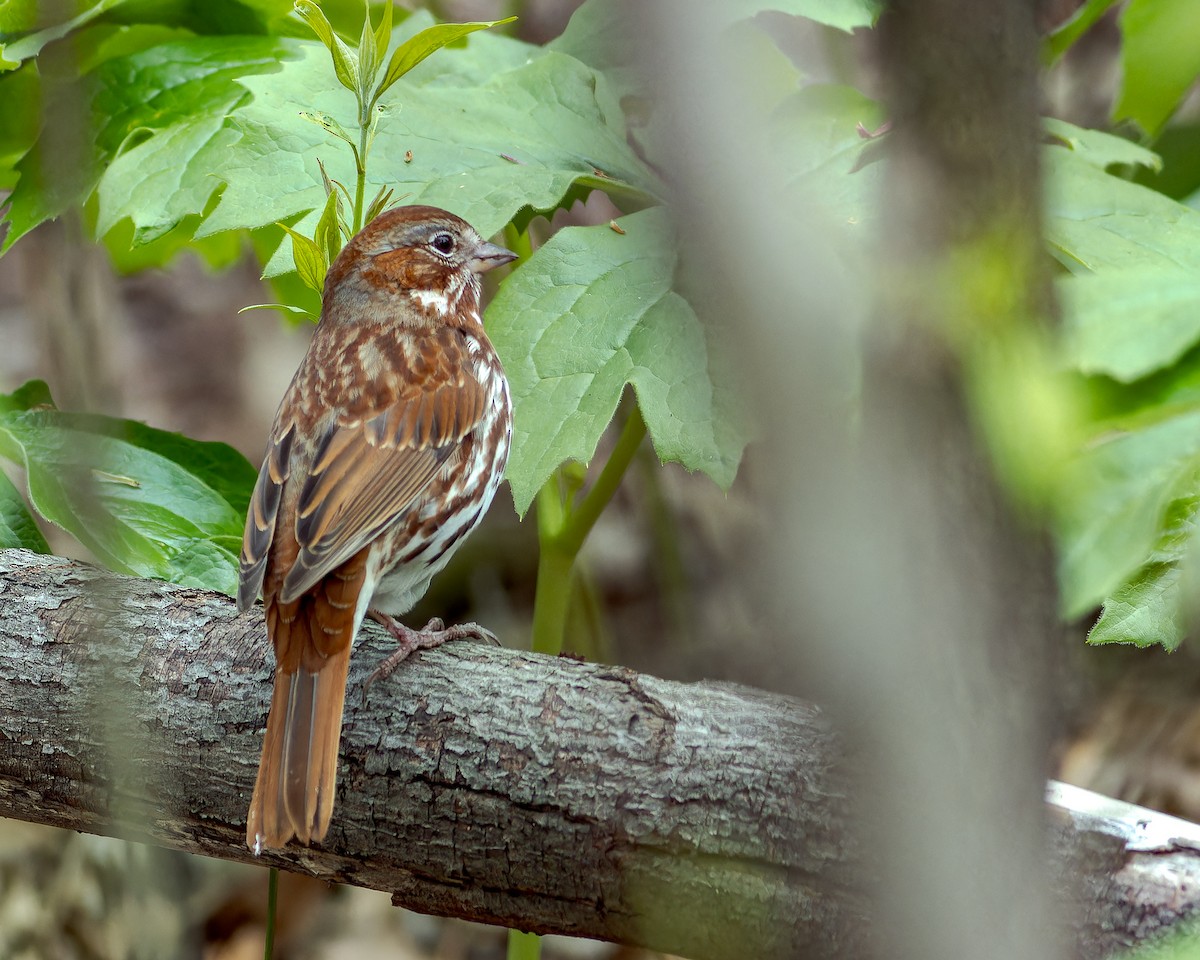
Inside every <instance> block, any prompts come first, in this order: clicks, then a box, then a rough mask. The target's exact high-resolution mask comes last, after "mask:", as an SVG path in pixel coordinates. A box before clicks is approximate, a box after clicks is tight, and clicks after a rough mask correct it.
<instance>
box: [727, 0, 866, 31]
mask: <svg viewBox="0 0 1200 960" xmlns="http://www.w3.org/2000/svg"><path fill="white" fill-rule="evenodd" d="M768 10H778V11H780V12H781V13H790V14H792V15H794V16H797V17H807V18H808V19H809V20H815V21H816V22H817V23H823V24H825V26H827V27H836V28H837V29H839V30H844V31H846V32H847V33H849V32H850V31H851V30H854V29H856V28H857V27H870V26H872V25H874V23H875V21H876V20H877V19H878V17H879V14H880V12H881V11H882V10H883V3H882V0H723V2H722V3H720V4H716V5H714V16H718V17H721V18H722V19H724V20H726V21H733V20H739V19H742V18H745V17H753V16H755V15H756V14H759V13H763V12H764V11H768Z"/></svg>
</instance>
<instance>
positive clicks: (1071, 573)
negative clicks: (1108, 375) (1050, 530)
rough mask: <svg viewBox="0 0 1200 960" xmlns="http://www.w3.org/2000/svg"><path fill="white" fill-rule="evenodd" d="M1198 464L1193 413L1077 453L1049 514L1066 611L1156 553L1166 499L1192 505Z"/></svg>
mask: <svg viewBox="0 0 1200 960" xmlns="http://www.w3.org/2000/svg"><path fill="white" fill-rule="evenodd" d="M1198 470H1200V412H1192V413H1188V414H1185V415H1182V416H1176V417H1171V418H1170V419H1168V420H1165V421H1163V422H1160V423H1156V424H1154V425H1152V426H1149V427H1147V428H1145V429H1142V430H1136V431H1133V432H1130V433H1127V434H1124V435H1119V436H1116V437H1113V438H1111V439H1106V440H1104V441H1102V442H1099V443H1097V444H1095V445H1094V446H1092V447H1091V448H1089V449H1088V450H1086V451H1085V452H1084V453H1083V454H1082V455H1081V456H1080V458H1079V460H1078V462H1077V463H1076V464H1075V466H1074V467H1073V468H1072V471H1071V474H1070V476H1069V477H1068V478H1067V482H1066V483H1065V484H1064V490H1067V491H1069V495H1066V496H1064V497H1063V498H1062V503H1061V504H1060V507H1061V515H1060V516H1059V518H1058V521H1057V522H1058V538H1059V545H1060V550H1059V554H1060V562H1059V581H1060V584H1061V587H1062V603H1063V606H1064V609H1065V611H1066V613H1067V615H1068V616H1072V617H1074V616H1078V615H1080V614H1081V613H1084V612H1085V611H1087V610H1088V609H1090V608H1091V607H1093V606H1095V605H1096V604H1098V603H1100V602H1101V601H1102V600H1104V599H1105V598H1106V597H1110V596H1112V595H1113V594H1114V591H1116V590H1117V589H1118V588H1119V587H1120V585H1121V584H1122V583H1123V582H1125V581H1126V580H1127V579H1128V578H1130V577H1132V576H1133V575H1134V574H1135V573H1136V571H1138V570H1139V569H1141V567H1142V566H1144V565H1145V564H1146V563H1147V562H1148V561H1151V560H1154V559H1160V560H1161V559H1163V558H1162V557H1159V558H1154V557H1153V556H1152V553H1153V551H1154V550H1155V549H1156V544H1159V541H1160V538H1161V537H1162V536H1163V531H1164V530H1165V529H1168V523H1167V519H1168V517H1169V515H1170V512H1171V509H1172V505H1178V504H1180V503H1187V502H1192V503H1193V504H1194V498H1195V496H1196V491H1197V482H1198V479H1200V473H1198ZM1193 508H1194V507H1193Z"/></svg>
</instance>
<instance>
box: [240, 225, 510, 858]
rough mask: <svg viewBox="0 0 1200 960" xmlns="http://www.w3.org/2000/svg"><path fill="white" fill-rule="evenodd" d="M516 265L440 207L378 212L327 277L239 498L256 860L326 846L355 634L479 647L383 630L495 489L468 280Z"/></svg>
mask: <svg viewBox="0 0 1200 960" xmlns="http://www.w3.org/2000/svg"><path fill="white" fill-rule="evenodd" d="M515 259H517V255H516V254H514V253H512V252H511V251H509V250H506V249H505V248H504V247H501V246H499V245H497V244H495V243H490V242H488V241H486V240H484V239H483V238H482V237H481V236H480V235H479V233H478V232H476V231H475V230H474V229H473V228H472V227H471V226H470V224H468V223H467V222H466V221H465V220H462V219H461V218H459V217H457V216H455V215H454V214H452V213H449V212H448V211H446V210H442V209H439V208H437V207H431V206H424V205H410V206H401V207H396V208H393V209H391V210H388V211H385V212H383V213H381V214H380V215H379V216H377V217H376V218H375V219H373V220H372V221H371V222H370V223H368V224H367V225H366V226H365V227H364V228H363V229H362V230H361V231H360V232H359V233H357V234H355V236H354V237H352V238H351V239H350V241H349V242H348V243H347V244H346V246H345V247H344V248H343V249H342V251H341V252H340V253H339V254H338V256H337V257H336V258H335V259H334V261H333V263H332V264H331V265H330V267H329V270H328V272H327V273H326V276H325V282H324V288H323V292H322V301H321V316H320V319H319V321H318V324H317V327H316V330H315V331H314V333H313V336H312V340H311V342H310V344H309V347H308V351H307V353H306V354H305V356H304V359H303V360H302V361H301V363H300V366H299V368H298V369H297V370H296V373H295V375H294V376H293V378H292V381H291V384H290V386H289V387H288V389H287V391H286V393H285V394H284V396H283V400H282V401H281V402H280V405H279V409H278V411H277V413H276V414H275V421H274V424H273V426H272V427H271V432H270V435H269V439H268V443H267V451H266V455H265V457H264V459H263V463H262V468H261V470H260V471H259V474H258V480H257V482H256V484H255V487H254V492H253V494H252V496H251V500H250V505H249V509H248V512H247V517H246V527H245V534H244V536H243V540H242V548H241V556H240V558H239V572H238V591H237V604H238V608H239V609H240V610H241V611H243V612H244V611H246V610H248V609H250V608H251V607H252V606H253V605H254V603H255V600H256V598H257V597H258V596H259V594H260V593H261V595H262V599H263V606H264V611H265V619H266V627H267V633H268V635H269V637H270V641H271V644H272V646H273V647H274V652H275V674H274V689H273V693H272V697H271V705H270V709H269V712H268V716H267V726H266V732H265V735H264V738H263V749H262V758H261V760H260V762H259V767H258V776H257V778H256V781H255V784H254V793H253V796H252V798H251V801H250V808H249V812H248V815H247V823H246V843H247V846H249V847H250V849H252V850H253V851H254V852H255V853H256V854H258V853H260V852H261V851H262V850H264V849H267V850H269V849H280V848H283V847H285V846H286V845H287V844H288V843H289V842H290V841H291V840H292V839H293V838H295V839H296V840H297V841H298V842H300V843H302V844H305V845H308V844H311V843H313V842H320V841H322V840H323V839H324V838H325V836H326V833H327V832H328V829H329V824H330V820H331V818H332V814H333V804H334V794H335V788H336V783H337V764H338V747H339V742H340V739H341V728H342V710H343V706H344V701H345V696H346V682H347V674H348V669H349V663H350V651H351V648H352V646H353V644H354V638H355V636H356V634H357V633H358V630H359V628H360V626H361V624H362V622H363V620H364V619H365V618H366V617H368V616H370V617H371V618H373V619H375V620H378V621H379V622H380V623H382V624H383V625H384V626H385V628H386V629H387V630H388V631H389V632H390V633H391V634H392V635H393V636H394V637H395V638H396V640H397V643H398V648H397V650H396V651H395V653H393V654H392V655H391V656H390V657H389V658H388V659H387V660H386V661H385V663H384V664H383V665H382V666H381V667H380V668H379V670H377V671H376V673H375V674H374V675H373V677H374V676H380V675H386V674H387V673H389V672H390V671H391V669H394V667H395V666H396V664H397V663H398V662H399V661H400V660H402V659H403V658H404V657H406V656H407V655H408V654H409V653H411V652H412V651H413V650H415V649H421V648H427V647H430V646H435V645H437V644H438V643H442V642H444V641H446V640H450V639H456V638H460V637H470V636H476V637H484V638H490V637H491V634H490V633H489V632H488V631H486V630H483V629H482V628H480V627H478V626H477V625H475V624H463V625H458V626H452V627H445V625H444V624H443V623H442V622H441V621H440V620H431V621H430V622H429V623H428V624H426V625H425V627H424V628H422V629H421V630H414V629H412V628H409V627H407V626H405V625H404V624H402V623H400V622H399V621H398V620H396V619H395V618H396V617H398V616H400V615H402V614H404V613H406V612H407V611H408V610H409V609H411V608H412V606H413V604H415V603H416V602H417V601H418V600H419V599H420V598H421V596H422V595H423V594H424V593H425V591H426V589H427V588H428V586H429V582H430V580H431V579H432V578H433V576H434V575H435V574H437V573H438V571H440V570H441V569H442V568H443V567H445V565H446V563H447V561H448V560H449V559H450V556H451V555H452V554H453V552H454V551H455V549H457V547H458V546H459V545H460V544H461V543H462V542H463V540H464V539H465V538H466V537H467V536H468V535H469V534H470V533H471V531H472V530H474V529H475V527H476V526H478V524H479V522H480V520H481V519H482V518H483V516H484V514H485V512H486V511H487V509H488V507H489V505H490V504H491V502H492V499H493V497H494V496H495V494H496V491H497V490H498V488H499V486H500V483H501V480H502V479H503V476H504V470H505V467H506V465H507V461H508V453H509V448H510V446H511V440H512V402H511V399H510V395H509V387H508V381H507V379H506V378H505V375H504V370H503V367H502V366H501V363H500V359H499V357H498V356H497V355H496V351H495V349H494V348H493V346H492V344H491V341H490V340H489V339H488V337H487V334H486V333H485V332H484V328H483V320H482V316H481V313H480V297H481V286H482V284H481V279H480V275H481V274H483V273H484V272H486V271H488V270H491V269H493V268H495V267H498V266H501V265H503V264H507V263H510V262H512V261H513V260H515Z"/></svg>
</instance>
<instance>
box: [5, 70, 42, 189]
mask: <svg viewBox="0 0 1200 960" xmlns="http://www.w3.org/2000/svg"><path fill="white" fill-rule="evenodd" d="M41 97H42V93H41V77H39V76H38V73H37V69H36V66H35V65H34V64H28V65H26V66H24V67H22V68H21V69H20V70H14V71H13V72H11V73H2V74H0V103H2V104H4V105H5V106H4V109H3V110H0V190H11V189H12V187H13V186H14V185H15V184H16V182H17V177H18V175H17V164H18V162H19V161H20V159H21V158H22V157H23V156H25V154H26V153H28V152H29V149H30V148H31V147H32V146H33V144H34V143H35V142H36V140H37V137H38V128H39V126H40V117H39V111H38V104H39V103H40V102H41Z"/></svg>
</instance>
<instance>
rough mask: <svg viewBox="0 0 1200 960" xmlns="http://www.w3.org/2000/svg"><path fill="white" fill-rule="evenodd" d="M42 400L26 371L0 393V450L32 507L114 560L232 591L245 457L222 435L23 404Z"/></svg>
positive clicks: (244, 501) (108, 561) (134, 570)
mask: <svg viewBox="0 0 1200 960" xmlns="http://www.w3.org/2000/svg"><path fill="white" fill-rule="evenodd" d="M46 400H48V393H47V392H46V390H45V384H42V383H40V382H36V381H35V382H34V383H31V384H27V385H26V386H25V387H23V388H21V390H19V391H17V392H16V393H14V394H10V395H8V396H0V455H3V456H5V457H7V458H8V459H10V460H12V461H13V462H15V463H17V464H18V465H19V466H21V467H23V468H24V469H25V475H26V480H27V483H28V489H29V499H30V502H31V503H32V505H33V507H34V509H35V510H37V512H38V513H39V514H40V515H41V516H43V517H45V518H46V519H47V520H49V521H50V522H52V523H55V524H57V525H58V526H61V527H62V528H63V529H65V530H67V531H68V532H70V533H71V534H73V535H74V536H75V537H77V538H78V539H79V540H80V542H81V543H83V544H84V545H85V546H86V547H87V548H88V549H89V550H91V551H92V553H94V554H95V555H96V557H97V558H98V559H99V560H100V561H101V562H102V563H104V564H105V565H107V566H109V567H110V568H112V569H114V570H118V571H121V572H125V573H131V574H135V575H138V576H152V577H161V578H163V579H167V580H171V581H173V582H175V583H182V584H186V585H188V586H196V587H204V588H207V589H213V590H221V591H223V592H225V593H233V591H234V590H235V588H236V585H237V554H238V550H239V549H240V543H241V532H242V525H243V521H244V517H245V511H246V509H247V506H248V504H249V498H250V492H251V490H252V489H253V485H254V478H255V476H256V471H255V469H254V468H253V466H251V465H250V463H249V462H247V461H246V459H245V458H244V457H243V456H242V455H241V454H239V453H238V452H237V451H236V450H233V449H232V448H231V447H228V446H226V445H225V444H221V443H202V442H199V441H196V440H190V439H188V438H186V437H183V436H180V435H179V434H171V433H166V432H164V431H161V430H154V429H152V428H150V427H147V426H145V425H144V424H140V423H136V422H133V421H129V420H116V419H113V418H109V417H99V416H90V415H85V414H69V413H63V412H61V411H58V410H53V409H36V408H30V407H35V406H36V404H37V403H43V402H45V401H46ZM23 408H25V409H23Z"/></svg>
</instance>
